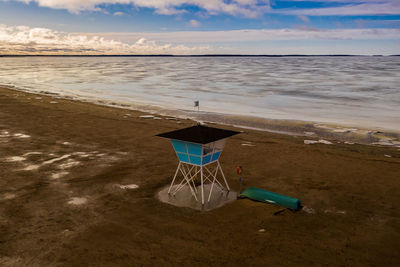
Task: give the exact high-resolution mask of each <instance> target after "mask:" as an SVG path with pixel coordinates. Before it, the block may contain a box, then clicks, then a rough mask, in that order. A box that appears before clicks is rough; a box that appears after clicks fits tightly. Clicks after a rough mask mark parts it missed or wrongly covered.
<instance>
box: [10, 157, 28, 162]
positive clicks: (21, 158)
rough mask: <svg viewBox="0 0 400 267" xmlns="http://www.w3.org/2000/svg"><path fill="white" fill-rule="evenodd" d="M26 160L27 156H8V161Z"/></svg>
mask: <svg viewBox="0 0 400 267" xmlns="http://www.w3.org/2000/svg"><path fill="white" fill-rule="evenodd" d="M24 160H26V158H24V157H19V156H15V157H8V158H6V161H7V162H18V161H24Z"/></svg>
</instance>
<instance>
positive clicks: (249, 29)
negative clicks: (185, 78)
mask: <svg viewBox="0 0 400 267" xmlns="http://www.w3.org/2000/svg"><path fill="white" fill-rule="evenodd" d="M0 54H18V55H29V54H45V55H47V54H51V55H54V54H55V55H64V54H83V55H86V54H89V55H102V54H111V55H112V54H132V55H141V54H174V55H188V54H200V55H201V54H254V55H258V54H267V55H288V54H306V55H318V54H355V55H393V54H400V0H328V1H315V0H309V1H302V0H291V1H279V0H0Z"/></svg>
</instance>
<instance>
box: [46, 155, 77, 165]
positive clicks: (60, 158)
mask: <svg viewBox="0 0 400 267" xmlns="http://www.w3.org/2000/svg"><path fill="white" fill-rule="evenodd" d="M69 157H71V155H70V154H66V155H63V156H61V157H58V158H55V159H50V160H46V161H44V162H43V165H47V164H51V163H54V162H56V161H60V160H63V159H66V158H69Z"/></svg>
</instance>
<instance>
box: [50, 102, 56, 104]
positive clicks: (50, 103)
mask: <svg viewBox="0 0 400 267" xmlns="http://www.w3.org/2000/svg"><path fill="white" fill-rule="evenodd" d="M50 104H58V102H57V101H50Z"/></svg>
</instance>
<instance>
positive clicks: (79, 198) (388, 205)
mask: <svg viewBox="0 0 400 267" xmlns="http://www.w3.org/2000/svg"><path fill="white" fill-rule="evenodd" d="M143 115H148V114H144V113H140V112H136V111H132V110H124V109H118V108H112V107H104V106H98V105H94V104H89V103H82V102H76V101H71V100H63V99H57V98H55V96H51V95H49V96H43V95H41V96H38V95H32V94H28V93H23V92H18V91H13V90H9V89H0V265H2V266H22V265H27V266H88V265H91V266H111V265H113V266H137V265H153V266H164V265H186V266H187V265H194V266H198V265H218V266H220V265H227V266H231V265H241V266H255V265H256V266H276V265H284V266H285V265H286V266H309V265H331V266H343V265H346V266H365V265H375V266H395V265H397V266H398V265H399V264H400V254H399V253H398V251H399V247H400V208H399V207H398V206H397V204H398V203H400V194H399V192H400V151H399V148H396V147H384V146H367V145H358V144H344V143H343V142H341V143H338V142H336V141H335V140H328V141H329V142H331V143H332V144H329V143H328V142H320V141H319V139H318V138H317V137H316V138H310V137H301V136H297V137H296V136H288V135H281V134H276V133H268V132H260V131H254V130H248V129H245V130H243V131H244V132H243V133H242V134H240V135H237V136H234V137H232V138H230V139H229V140H228V142H227V144H226V147H225V150H224V152H223V154H222V156H221V164H222V168H223V169H224V172H225V174H226V176H227V179H228V181H229V183H230V185H231V187H232V188H233V190H235V191H238V189H239V184H238V182H237V178H238V177H237V175H236V166H237V165H242V166H243V175H244V185H245V187H247V186H255V187H260V188H264V189H267V190H270V191H274V192H278V193H282V194H287V195H289V196H293V197H296V198H299V199H301V201H302V203H303V205H304V209H303V210H301V211H298V212H292V211H290V210H283V211H282V212H278V211H281V210H282V208H280V207H277V206H274V205H269V204H263V203H258V202H252V201H250V200H246V199H242V200H237V201H234V202H232V203H229V204H227V205H225V206H223V207H221V208H218V209H215V210H212V211H197V210H192V209H189V208H178V207H175V206H171V205H168V204H165V203H162V202H160V201H159V200H158V199H157V198H156V195H157V192H158V191H159V190H160V189H161V188H163V187H164V186H166V185H167V184H168V183H169V182H170V181H171V178H172V176H173V174H174V171H175V169H176V166H177V159H176V156H175V154H174V152H173V150H172V147H171V145H170V143H169V142H168V140H165V139H162V138H157V137H155V136H154V135H155V134H158V133H162V132H165V131H170V130H174V129H179V128H183V127H186V126H191V125H194V124H195V122H193V121H190V120H181V119H179V120H170V119H166V118H165V117H161V116H157V117H159V118H161V119H154V118H152V117H150V116H147V117H140V116H143ZM219 127H222V128H227V129H234V130H241V129H238V128H233V127H228V126H219ZM304 140H315V141H318V142H315V143H312V142H311V143H310V142H306V143H308V144H305V143H304Z"/></svg>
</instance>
